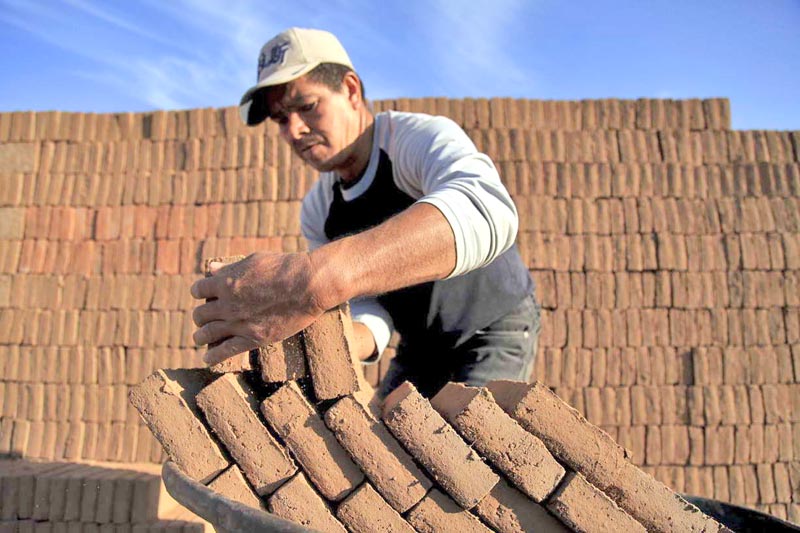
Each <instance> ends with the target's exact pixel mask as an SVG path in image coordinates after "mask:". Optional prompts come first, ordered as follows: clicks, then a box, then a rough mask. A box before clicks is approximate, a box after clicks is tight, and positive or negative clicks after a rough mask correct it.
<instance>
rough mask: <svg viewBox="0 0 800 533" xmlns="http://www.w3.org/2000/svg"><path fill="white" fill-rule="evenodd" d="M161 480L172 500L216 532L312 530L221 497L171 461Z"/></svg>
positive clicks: (306, 532) (302, 532) (293, 532)
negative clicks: (201, 519) (208, 524)
mask: <svg viewBox="0 0 800 533" xmlns="http://www.w3.org/2000/svg"><path fill="white" fill-rule="evenodd" d="M161 477H162V479H163V480H164V486H165V487H166V488H167V492H169V494H170V496H172V497H173V498H174V499H175V500H176V501H177V502H178V503H180V504H181V505H183V506H184V507H186V508H187V509H189V510H190V511H192V512H193V513H194V514H196V515H197V516H199V517H201V518H203V519H204V520H206V521H207V522H209V523H210V524H211V525H212V526H214V528H215V529H216V530H217V531H230V532H233V531H248V532H253V533H269V532H274V533H309V532H311V531H313V530H311V529H308V528H305V527H303V526H301V525H299V524H296V523H294V522H290V521H288V520H284V519H283V518H279V517H277V516H275V515H273V514H270V513H268V512H266V511H259V510H258V509H253V508H252V507H248V506H246V505H243V504H241V503H239V502H236V501H233V500H231V499H229V498H226V497H224V496H222V495H221V494H218V493H216V492H214V491H212V490H211V489H209V488H208V487H206V486H205V485H203V484H201V483H199V482H197V481H195V480H194V479H192V478H190V477H189V476H187V475H186V474H184V473H183V471H181V469H180V468H178V466H177V465H176V464H175V463H173V462H172V461H167V462H165V463H164V465H163V466H162V467H161Z"/></svg>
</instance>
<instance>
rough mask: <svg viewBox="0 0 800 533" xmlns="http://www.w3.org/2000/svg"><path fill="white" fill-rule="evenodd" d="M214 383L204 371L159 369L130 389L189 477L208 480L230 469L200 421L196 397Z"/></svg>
mask: <svg viewBox="0 0 800 533" xmlns="http://www.w3.org/2000/svg"><path fill="white" fill-rule="evenodd" d="M209 380H210V376H209V374H208V372H205V371H202V370H167V371H164V370H159V371H157V372H155V373H153V374H151V375H150V376H149V377H148V378H147V379H145V380H144V381H143V382H142V383H141V384H139V385H137V386H135V387H132V388H131V390H130V395H129V398H130V401H131V403H133V404H134V406H135V407H136V408H137V410H139V413H140V414H141V416H142V418H143V419H144V420H145V422H146V423H147V425H148V427H150V430H151V431H152V432H153V434H154V435H155V436H156V438H157V439H158V440H159V442H161V444H162V446H164V448H165V450H166V451H167V453H168V454H169V456H170V458H171V459H172V460H173V461H174V462H175V464H177V465H178V466H179V467H180V468H181V469H182V470H183V471H184V472H186V474H187V475H189V476H190V477H192V478H193V479H197V480H200V481H208V480H209V479H211V478H212V477H214V476H215V475H217V474H218V473H219V472H221V471H222V470H223V469H224V468H226V467H227V466H228V462H227V460H226V459H225V458H224V456H223V453H222V451H221V449H220V448H219V446H218V445H217V444H216V442H215V441H214V439H213V438H212V437H211V435H210V434H209V433H208V430H207V429H206V428H205V426H203V424H202V422H200V418H199V417H198V415H199V412H198V411H197V408H196V406H195V403H194V397H195V395H196V394H197V392H198V391H199V390H200V388H201V387H202V386H204V385H205V383H207V382H208V381H209Z"/></svg>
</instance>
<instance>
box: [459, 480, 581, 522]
mask: <svg viewBox="0 0 800 533" xmlns="http://www.w3.org/2000/svg"><path fill="white" fill-rule="evenodd" d="M475 513H476V514H477V515H478V516H480V517H481V519H483V521H484V522H486V523H487V524H488V525H489V526H491V527H492V528H494V529H495V530H497V531H501V532H503V533H522V532H523V531H554V532H567V531H569V529H567V528H566V527H565V526H564V524H562V523H561V522H559V521H558V520H557V519H556V518H555V517H554V516H553V515H551V514H550V513H548V512H547V509H546V508H545V507H544V506H542V505H539V504H537V503H535V502H533V501H531V500H530V499H528V498H527V497H525V495H524V494H522V493H521V492H520V491H518V490H517V489H515V488H513V487H511V486H510V485H509V484H508V483H506V481H505V480H503V479H501V480H500V482H499V483H498V484H497V485H495V487H494V488H493V489H492V491H491V492H490V493H489V494H488V495H487V496H486V497H485V498H484V499H483V500H481V501H480V502H479V503H478V505H476V506H475Z"/></svg>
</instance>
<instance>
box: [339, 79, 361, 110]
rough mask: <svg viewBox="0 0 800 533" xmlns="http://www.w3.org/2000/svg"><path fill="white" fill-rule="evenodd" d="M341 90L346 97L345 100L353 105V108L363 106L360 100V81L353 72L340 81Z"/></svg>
mask: <svg viewBox="0 0 800 533" xmlns="http://www.w3.org/2000/svg"><path fill="white" fill-rule="evenodd" d="M342 88H343V89H344V91H345V94H346V95H347V99H348V100H350V103H351V104H352V105H353V108H356V107H358V106H359V105H363V103H364V99H363V98H361V79H360V78H359V77H358V74H356V73H355V72H353V71H350V72H348V73H347V74H345V75H344V78H343V79H342Z"/></svg>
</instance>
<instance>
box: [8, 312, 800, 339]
mask: <svg viewBox="0 0 800 533" xmlns="http://www.w3.org/2000/svg"><path fill="white" fill-rule="evenodd" d="M794 310H795V308H791V309H789V310H787V311H786V312H784V310H783V309H781V308H773V309H772V310H767V309H744V310H739V309H711V310H707V309H700V310H680V309H671V310H667V309H628V310H607V309H600V310H597V311H581V310H579V309H568V310H555V311H550V310H548V309H543V310H542V313H541V316H542V319H541V322H542V331H541V335H540V338H539V343H540V345H541V346H544V347H555V348H563V347H585V348H612V347H619V348H624V347H640V346H646V347H652V346H663V347H668V346H676V347H679V346H698V347H705V346H726V345H728V346H745V347H748V348H751V347H759V346H781V345H785V344H787V343H792V344H795V343H797V342H798V340H799V339H800V332H798V323H797V319H798V314H797V313H796V312H795V311H794ZM195 330H196V326H195V325H194V323H193V321H192V317H191V314H190V313H187V312H183V311H145V310H109V311H94V310H66V311H51V310H40V309H15V308H2V309H0V344H12V345H13V344H19V345H29V346H43V345H53V346H77V345H94V346H98V347H111V346H125V347H130V348H160V347H171V348H181V347H191V346H194V345H195V344H194V342H193V341H192V334H193V333H194V331H195Z"/></svg>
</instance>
